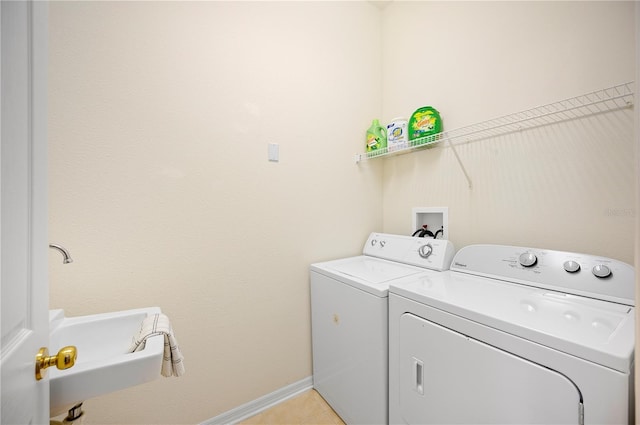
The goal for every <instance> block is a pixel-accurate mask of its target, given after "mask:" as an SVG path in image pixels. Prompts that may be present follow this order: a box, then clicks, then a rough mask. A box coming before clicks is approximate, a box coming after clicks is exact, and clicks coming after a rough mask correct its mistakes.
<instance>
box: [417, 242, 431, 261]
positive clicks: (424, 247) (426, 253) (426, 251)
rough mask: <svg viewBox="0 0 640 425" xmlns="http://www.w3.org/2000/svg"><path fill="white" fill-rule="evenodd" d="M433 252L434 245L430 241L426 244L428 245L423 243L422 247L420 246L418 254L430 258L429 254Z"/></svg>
mask: <svg viewBox="0 0 640 425" xmlns="http://www.w3.org/2000/svg"><path fill="white" fill-rule="evenodd" d="M432 253H433V247H432V246H431V244H430V243H428V244H426V245H422V246H421V247H420V248H418V254H419V255H420V256H421V257H422V258H429V256H430V255H431V254H432Z"/></svg>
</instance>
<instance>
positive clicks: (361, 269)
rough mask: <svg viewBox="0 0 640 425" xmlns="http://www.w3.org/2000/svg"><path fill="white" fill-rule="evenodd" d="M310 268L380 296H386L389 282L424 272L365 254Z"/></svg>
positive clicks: (314, 265)
mask: <svg viewBox="0 0 640 425" xmlns="http://www.w3.org/2000/svg"><path fill="white" fill-rule="evenodd" d="M311 270H313V271H316V272H319V273H322V274H324V275H328V276H331V277H334V278H336V279H338V280H340V281H341V282H344V283H346V284H348V285H351V286H354V287H356V288H359V289H362V290H364V291H367V292H370V293H372V294H374V295H377V296H381V297H386V296H387V292H388V289H389V282H391V281H393V280H395V279H400V278H403V277H407V276H411V275H415V274H418V273H424V272H425V269H423V268H420V267H415V266H410V265H406V264H401V263H396V262H394V261H388V260H384V259H381V258H375V257H369V256H367V255H360V256H357V257H350V258H344V259H341V260H334V261H327V262H325V263H316V264H312V265H311Z"/></svg>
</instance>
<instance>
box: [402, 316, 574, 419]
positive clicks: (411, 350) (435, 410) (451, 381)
mask: <svg viewBox="0 0 640 425" xmlns="http://www.w3.org/2000/svg"><path fill="white" fill-rule="evenodd" d="M399 336H400V350H399V351H400V356H399V361H400V364H399V365H398V366H399V368H400V369H399V374H400V375H399V376H400V411H401V414H402V416H403V419H404V421H405V422H406V423H407V424H445V423H457V424H460V423H467V424H469V423H474V424H499V423H500V424H524V423H529V424H533V423H553V424H579V423H581V417H582V413H581V412H582V404H581V395H580V392H579V390H578V389H577V388H576V386H575V385H574V384H573V382H571V381H570V380H569V379H568V378H567V377H565V376H564V375H562V374H560V373H558V372H556V371H553V370H551V369H547V368H545V367H542V366H540V365H538V364H536V363H533V362H530V361H528V360H526V359H523V358H521V357H518V356H515V355H513V354H510V353H508V352H506V351H502V350H500V349H497V348H495V347H492V346H490V345H487V344H484V343H482V342H480V341H477V340H474V339H472V338H469V337H467V336H465V335H463V334H460V333H457V332H454V331H452V330H450V329H447V328H444V327H442V326H440V325H437V324H435V323H433V322H430V321H428V320H425V319H423V318H421V317H418V316H415V315H413V314H410V313H405V314H404V315H403V316H402V317H401V318H400V334H399Z"/></svg>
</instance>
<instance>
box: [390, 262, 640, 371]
mask: <svg viewBox="0 0 640 425" xmlns="http://www.w3.org/2000/svg"><path fill="white" fill-rule="evenodd" d="M389 291H390V292H391V293H394V294H398V295H401V296H403V297H406V298H409V299H412V300H414V301H417V302H419V303H421V304H425V305H428V306H431V307H434V308H437V309H439V310H443V311H446V312H449V313H452V314H455V315H457V316H460V317H463V318H465V319H468V320H472V321H474V322H477V323H480V324H483V325H486V326H489V327H492V328H494V329H498V330H501V331H504V332H506V333H508V334H511V335H514V336H517V337H521V338H525V339H528V340H530V341H534V342H537V343H539V344H542V345H544V346H547V347H549V348H553V349H555V350H558V351H562V352H564V353H567V354H571V355H573V356H576V357H579V358H582V359H585V360H589V361H592V362H594V363H598V364H601V365H603V366H607V367H610V368H613V369H616V370H619V371H621V372H626V373H628V372H629V370H630V365H631V363H632V358H633V350H634V344H635V340H634V338H635V337H634V335H635V330H634V329H635V327H634V308H633V307H631V306H628V305H623V304H618V303H612V302H607V301H602V300H597V299H592V298H587V297H582V296H576V295H572V294H566V293H561V292H557V291H550V290H546V289H542V288H535V287H531V286H524V285H514V284H512V283H509V282H504V281H499V280H496V279H490V278H485V277H478V276H473V275H469V274H465V273H455V272H449V273H435V274H429V275H426V274H423V275H420V276H416V277H415V278H407V279H401V280H399V281H394V282H393V283H392V284H391V285H390V288H389ZM469 336H471V337H475V338H478V337H477V336H474V335H469Z"/></svg>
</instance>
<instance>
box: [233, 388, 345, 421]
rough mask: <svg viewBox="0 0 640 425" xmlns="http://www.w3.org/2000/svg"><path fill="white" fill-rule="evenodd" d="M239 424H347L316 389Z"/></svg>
mask: <svg viewBox="0 0 640 425" xmlns="http://www.w3.org/2000/svg"><path fill="white" fill-rule="evenodd" d="M238 425H345V424H344V422H343V421H342V419H340V417H339V416H338V415H337V414H336V412H334V411H333V409H331V407H330V406H329V405H328V404H327V402H326V401H324V399H323V398H322V397H321V396H320V394H318V393H317V392H316V391H315V390H309V391H306V392H304V393H302V394H300V395H298V396H295V397H293V398H291V399H289V400H287V401H284V402H282V403H280V404H278V405H277V406H274V407H272V408H270V409H267V410H265V411H264V412H262V413H259V414H257V415H255V416H252V417H250V418H248V419H245V420H244V421H242V422H240V423H239V424H238Z"/></svg>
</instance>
